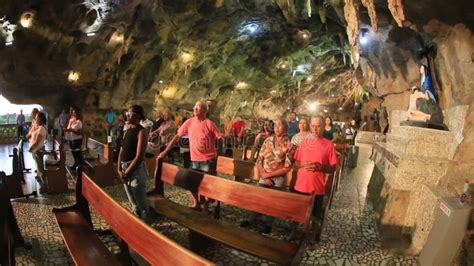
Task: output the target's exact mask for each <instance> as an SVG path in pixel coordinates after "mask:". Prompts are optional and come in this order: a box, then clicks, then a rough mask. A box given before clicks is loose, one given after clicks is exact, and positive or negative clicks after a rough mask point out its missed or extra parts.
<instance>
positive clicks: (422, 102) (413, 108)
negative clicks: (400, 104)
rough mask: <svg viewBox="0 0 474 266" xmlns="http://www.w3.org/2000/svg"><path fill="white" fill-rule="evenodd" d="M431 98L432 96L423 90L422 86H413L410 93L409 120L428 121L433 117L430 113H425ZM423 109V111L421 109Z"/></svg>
mask: <svg viewBox="0 0 474 266" xmlns="http://www.w3.org/2000/svg"><path fill="white" fill-rule="evenodd" d="M429 100H430V97H429V96H428V94H427V93H426V92H421V90H420V88H418V87H416V86H415V87H413V88H412V90H411V95H410V103H409V104H408V117H407V120H408V121H423V122H427V121H428V120H430V119H431V115H430V114H429V113H425V112H423V111H425V109H426V108H422V106H426V102H427V101H429ZM421 110H423V111H421Z"/></svg>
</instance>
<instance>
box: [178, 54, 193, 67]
mask: <svg viewBox="0 0 474 266" xmlns="http://www.w3.org/2000/svg"><path fill="white" fill-rule="evenodd" d="M193 60H194V55H193V54H192V53H190V52H186V51H183V52H181V54H180V56H179V61H180V62H181V63H182V64H184V65H188V64H191V63H192V62H193Z"/></svg>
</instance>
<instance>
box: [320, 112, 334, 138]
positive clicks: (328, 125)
mask: <svg viewBox="0 0 474 266" xmlns="http://www.w3.org/2000/svg"><path fill="white" fill-rule="evenodd" d="M323 138H325V139H327V140H330V141H335V140H336V139H337V128H336V127H335V126H334V125H333V123H332V118H331V117H330V116H326V118H325V119H324V133H323Z"/></svg>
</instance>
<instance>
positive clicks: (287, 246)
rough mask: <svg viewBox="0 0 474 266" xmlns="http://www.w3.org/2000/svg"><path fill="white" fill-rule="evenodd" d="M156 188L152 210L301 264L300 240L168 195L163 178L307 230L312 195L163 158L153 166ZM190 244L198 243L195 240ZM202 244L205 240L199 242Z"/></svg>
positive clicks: (237, 246)
mask: <svg viewBox="0 0 474 266" xmlns="http://www.w3.org/2000/svg"><path fill="white" fill-rule="evenodd" d="M155 175H156V177H155V191H154V193H150V194H149V196H148V199H149V202H150V205H151V206H152V207H153V208H154V210H155V211H156V212H157V213H158V214H160V215H163V216H165V217H167V218H169V219H170V220H173V221H175V222H177V223H179V224H181V225H183V226H185V227H187V228H189V229H190V230H191V231H193V232H195V233H198V234H200V235H203V236H205V237H206V238H209V239H212V240H215V241H218V242H220V243H222V244H225V245H227V246H229V247H232V248H235V249H238V250H241V251H243V252H246V253H249V254H252V255H254V256H257V257H261V258H264V259H267V260H271V261H274V262H276V263H279V264H291V263H294V264H297V263H298V262H299V259H300V255H301V253H300V252H301V249H300V247H301V246H302V245H300V244H301V243H302V242H300V243H299V244H294V243H291V242H288V241H284V240H279V239H275V238H271V237H267V236H263V235H260V234H258V233H255V232H251V231H248V230H245V229H242V228H239V227H237V226H234V225H231V224H228V223H225V222H223V221H220V220H217V219H213V218H212V217H210V216H208V215H204V214H203V213H202V212H198V211H196V210H193V209H191V208H189V207H186V206H183V205H180V204H177V203H174V202H172V201H170V200H168V199H166V198H165V197H164V196H163V195H162V194H161V193H162V192H163V183H167V184H171V185H174V186H178V187H181V188H184V189H187V190H189V191H193V192H198V193H199V194H200V195H202V196H206V197H209V198H212V199H215V200H217V201H220V202H222V203H225V204H228V205H232V206H235V207H238V208H242V209H246V210H249V211H253V212H257V213H261V214H265V215H270V216H273V217H278V218H283V219H287V220H291V221H295V222H299V223H303V225H304V231H305V232H306V233H307V232H308V230H309V227H310V218H311V211H312V208H313V201H314V197H313V196H307V195H301V194H296V193H288V192H284V191H280V190H274V189H268V188H264V187H258V186H252V185H248V184H245V183H240V182H234V181H231V180H227V179H224V178H220V177H216V176H213V175H209V174H204V173H200V172H196V171H193V170H189V169H182V168H179V167H177V166H175V165H171V164H168V163H162V164H160V165H159V166H158V167H157V171H156V172H155ZM191 244H192V248H199V246H194V245H193V243H192V242H191ZM199 245H201V244H199Z"/></svg>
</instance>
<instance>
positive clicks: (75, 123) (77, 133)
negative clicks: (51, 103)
mask: <svg viewBox="0 0 474 266" xmlns="http://www.w3.org/2000/svg"><path fill="white" fill-rule="evenodd" d="M81 119H82V116H81V113H80V111H79V109H78V108H77V106H75V105H72V106H71V107H69V122H68V123H67V127H66V129H64V132H65V136H64V138H65V139H66V140H67V141H69V148H70V149H71V153H72V156H73V157H74V165H73V166H72V168H73V169H76V167H77V166H79V165H83V164H84V159H83V158H82V153H81V147H82V121H81Z"/></svg>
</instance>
